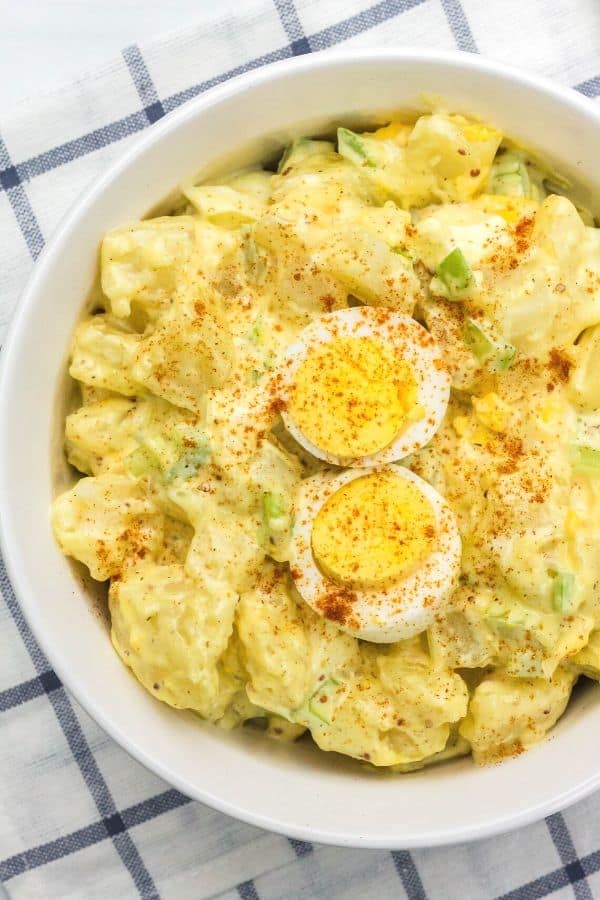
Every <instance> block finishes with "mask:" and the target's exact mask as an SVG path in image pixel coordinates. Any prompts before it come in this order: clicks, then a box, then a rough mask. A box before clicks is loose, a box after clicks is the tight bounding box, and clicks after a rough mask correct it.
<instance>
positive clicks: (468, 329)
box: [462, 319, 517, 372]
mask: <svg viewBox="0 0 600 900" xmlns="http://www.w3.org/2000/svg"><path fill="white" fill-rule="evenodd" d="M462 337H463V341H464V342H465V344H466V345H467V347H468V348H469V350H470V351H471V352H472V353H473V355H474V356H476V357H477V359H478V360H479V362H480V363H487V364H488V366H489V368H490V369H492V370H494V371H496V372H506V371H507V370H508V369H510V367H511V366H512V364H513V362H514V359H515V356H516V355H517V348H516V347H513V345H512V344H506V343H496V342H495V341H493V340H492V339H491V338H490V337H489V336H488V335H487V334H486V333H485V331H484V329H483V328H482V327H481V325H480V324H479V323H478V322H475V320H474V319H467V320H466V321H465V324H464V325H463V332H462Z"/></svg>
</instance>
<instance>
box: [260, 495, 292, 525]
mask: <svg viewBox="0 0 600 900" xmlns="http://www.w3.org/2000/svg"><path fill="white" fill-rule="evenodd" d="M262 511H263V519H264V520H265V523H269V522H270V521H271V520H272V519H279V518H280V517H281V516H283V515H285V511H286V510H285V502H284V500H283V497H282V496H281V494H274V493H272V492H271V491H266V492H265V493H264V494H263V495H262Z"/></svg>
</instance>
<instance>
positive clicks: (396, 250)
mask: <svg viewBox="0 0 600 900" xmlns="http://www.w3.org/2000/svg"><path fill="white" fill-rule="evenodd" d="M390 250H391V251H392V253H397V254H398V256H404V257H406V259H410V260H411V262H412V256H411V255H410V253H409V252H408V250H407V249H406V247H403V246H402V244H396V246H395V247H390Z"/></svg>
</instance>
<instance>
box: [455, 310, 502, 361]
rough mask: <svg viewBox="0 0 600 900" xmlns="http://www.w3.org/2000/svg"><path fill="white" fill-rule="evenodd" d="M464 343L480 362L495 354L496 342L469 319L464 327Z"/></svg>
mask: <svg viewBox="0 0 600 900" xmlns="http://www.w3.org/2000/svg"><path fill="white" fill-rule="evenodd" d="M463 341H464V342H465V344H466V345H467V347H468V348H469V350H470V351H471V352H472V353H473V355H474V356H476V357H477V359H478V360H479V361H480V362H484V361H485V360H486V359H487V358H488V356H490V355H491V354H492V353H493V352H494V347H495V345H494V342H493V341H492V340H490V338H489V337H488V336H487V334H486V333H485V331H484V330H483V328H481V326H480V325H478V324H477V322H475V321H473V319H467V320H466V321H465V324H464V325H463Z"/></svg>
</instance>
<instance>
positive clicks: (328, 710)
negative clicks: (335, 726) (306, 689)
mask: <svg viewBox="0 0 600 900" xmlns="http://www.w3.org/2000/svg"><path fill="white" fill-rule="evenodd" d="M339 686H340V682H339V681H336V680H335V678H329V679H328V680H327V681H323V682H322V684H321V685H320V686H319V687H318V688H317V690H316V691H315V692H314V694H313V695H312V697H311V698H310V700H309V701H308V710H309V712H311V713H312V714H313V716H316V717H317V719H320V720H321V722H325V724H326V725H331V720H332V718H333V712H334V709H333V705H334V704H333V700H334V698H335V695H336V693H337V689H338V688H339Z"/></svg>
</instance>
